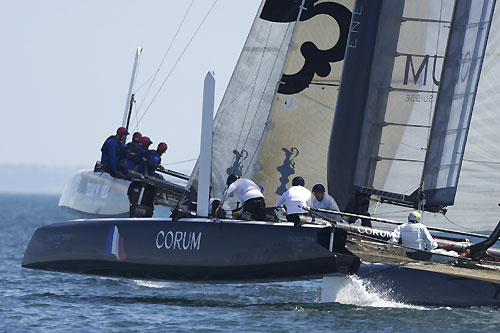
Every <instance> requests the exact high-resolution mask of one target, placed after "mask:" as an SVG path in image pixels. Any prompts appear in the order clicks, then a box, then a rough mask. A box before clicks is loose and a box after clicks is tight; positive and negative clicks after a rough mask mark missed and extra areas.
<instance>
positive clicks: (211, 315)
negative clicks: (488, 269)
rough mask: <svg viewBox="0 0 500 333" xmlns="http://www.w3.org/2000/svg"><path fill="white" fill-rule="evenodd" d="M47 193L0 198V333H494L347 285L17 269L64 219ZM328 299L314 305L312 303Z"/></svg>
mask: <svg viewBox="0 0 500 333" xmlns="http://www.w3.org/2000/svg"><path fill="white" fill-rule="evenodd" d="M57 202H58V197H57V196H51V195H36V196H35V195H7V194H2V195H0V207H1V210H0V227H1V230H2V231H1V233H0V271H1V272H2V279H0V331H2V332H4V331H5V332H14V331H15V332H19V331H30V332H32V331H35V332H36V331H42V332H43V331H50V332H53V331H70V330H71V331H77V332H78V331H80V332H88V331H108V330H109V331H137V332H158V331H167V330H169V331H190V332H191V331H231V332H232V331H247V332H249V331H251V332H253V331H303V330H310V331H320V330H325V331H326V330H328V331H346V332H349V331H356V332H357V331H361V330H363V331H387V332H392V331H425V332H427V331H440V332H456V331H489V332H494V331H499V330H500V316H499V315H500V311H499V309H496V308H491V307H473V308H445V307H419V306H413V305H408V304H404V303H400V302H397V300H391V299H388V298H387V297H386V296H385V295H380V294H377V293H376V292H373V291H372V290H371V288H370V286H365V285H363V284H362V282H361V281H359V280H357V279H355V278H341V277H337V278H333V281H334V283H333V286H329V288H330V289H328V290H326V291H324V292H323V294H322V292H321V284H322V282H321V281H320V280H313V281H299V282H282V283H261V284H218V285H213V284H199V283H171V282H156V281H142V280H129V279H119V278H103V277H93V276H84V275H74V274H64V273H52V272H44V271H37V270H30V269H24V268H21V260H22V256H23V253H24V250H25V248H26V246H27V244H28V242H29V240H30V238H31V235H32V233H33V232H34V230H35V229H36V228H37V227H40V226H42V225H46V224H50V223H54V222H61V221H65V220H68V219H72V218H74V216H72V215H71V214H70V213H68V212H65V211H61V210H60V209H58V207H57ZM322 299H323V300H324V301H329V302H321V300H322Z"/></svg>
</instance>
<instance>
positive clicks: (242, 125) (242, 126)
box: [235, 24, 273, 150]
mask: <svg viewBox="0 0 500 333" xmlns="http://www.w3.org/2000/svg"><path fill="white" fill-rule="evenodd" d="M272 29H273V25H272V24H271V25H270V26H269V31H268V32H267V38H266V43H265V46H266V47H267V44H268V43H269V37H270V36H271V30H272ZM265 50H266V48H265V47H264V50H263V51H262V55H261V56H260V61H259V68H258V69H257V74H256V75H255V80H254V81H253V84H252V92H251V93H250V100H249V101H248V104H247V109H246V110H245V116H244V117H243V121H242V123H241V129H240V135H239V136H238V142H237V143H236V148H235V149H236V150H238V146H239V144H240V141H241V136H242V134H243V128H244V127H245V123H246V121H247V115H248V111H249V110H250V104H251V103H252V100H253V94H254V92H255V86H256V83H257V80H258V79H259V74H260V69H261V68H262V62H263V59H264V55H265V54H266V51H265ZM264 90H265V88H264ZM259 104H260V103H259ZM258 110H259V109H258V108H257V109H256V110H255V114H254V117H253V119H252V123H251V124H250V127H249V129H248V133H247V136H246V138H245V141H244V143H243V147H245V145H246V142H247V139H248V136H249V135H250V131H251V130H252V125H253V122H254V120H255V116H256V115H257V112H258Z"/></svg>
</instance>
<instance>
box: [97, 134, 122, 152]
mask: <svg viewBox="0 0 500 333" xmlns="http://www.w3.org/2000/svg"><path fill="white" fill-rule="evenodd" d="M113 139H114V140H116V141H117V142H118V151H117V152H116V155H117V156H120V153H121V150H122V149H121V145H120V142H119V141H118V139H117V138H116V136H115V135H110V136H109V137H108V138H107V139H106V140H105V141H104V143H103V144H102V147H101V153H104V154H109V151H108V141H109V140H113Z"/></svg>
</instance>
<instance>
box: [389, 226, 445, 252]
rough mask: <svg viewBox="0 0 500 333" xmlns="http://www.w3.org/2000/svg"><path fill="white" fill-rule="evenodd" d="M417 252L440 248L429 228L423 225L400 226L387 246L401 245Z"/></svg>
mask: <svg viewBox="0 0 500 333" xmlns="http://www.w3.org/2000/svg"><path fill="white" fill-rule="evenodd" d="M400 239H401V245H402V246H405V247H409V248H412V249H416V250H424V251H432V250H434V249H436V248H437V247H438V244H437V242H436V241H435V240H434V239H433V238H432V236H431V234H430V233H429V230H427V227H426V226H425V225H423V224H422V223H410V222H408V223H405V224H402V225H400V226H398V227H397V228H396V229H395V230H394V233H393V234H392V238H391V239H389V241H388V242H387V245H388V246H390V245H392V244H399V240H400Z"/></svg>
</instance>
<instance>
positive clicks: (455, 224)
mask: <svg viewBox="0 0 500 333" xmlns="http://www.w3.org/2000/svg"><path fill="white" fill-rule="evenodd" d="M442 215H443V217H444V218H445V219H446V220H447V221H448V222H450V223H451V224H453V225H454V226H456V227H459V228H462V229H464V230H467V231H473V230H471V229H469V228H466V227H464V226H462V225H460V224H457V223H455V222H453V221H452V220H450V219H449V218H448V216H446V215H444V214H442Z"/></svg>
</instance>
